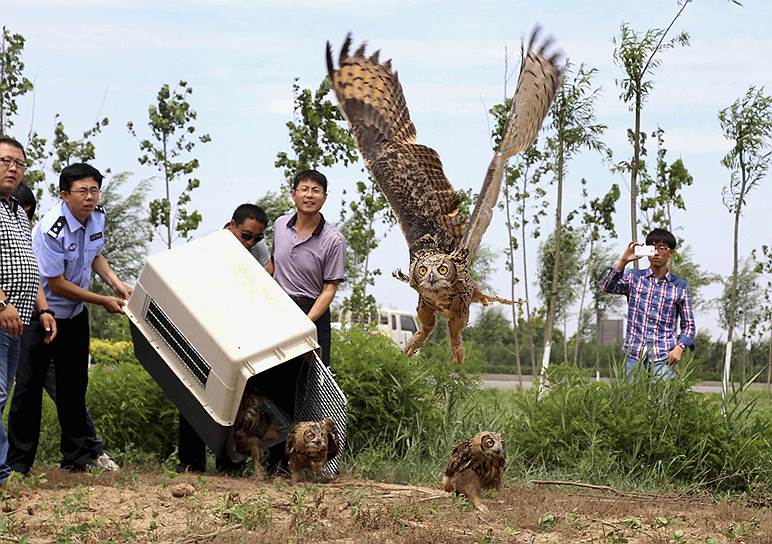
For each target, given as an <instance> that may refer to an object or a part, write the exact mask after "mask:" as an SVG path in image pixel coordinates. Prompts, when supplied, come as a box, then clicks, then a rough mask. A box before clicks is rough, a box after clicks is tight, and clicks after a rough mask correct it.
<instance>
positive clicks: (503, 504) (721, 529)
mask: <svg viewBox="0 0 772 544" xmlns="http://www.w3.org/2000/svg"><path fill="white" fill-rule="evenodd" d="M0 494H2V496H3V497H4V498H3V500H2V509H3V512H2V514H0V542H20V543H29V544H32V543H42V542H55V543H68V542H71V543H102V542H179V543H186V544H193V543H199V542H201V543H203V542H217V543H220V542H223V543H237V542H250V543H252V542H254V543H283V542H298V543H299V542H303V543H305V542H330V543H332V542H335V543H340V544H343V543H351V544H354V543H381V542H386V543H391V542H393V543H398V542H399V543H402V542H405V543H432V544H438V543H445V542H447V543H457V542H458V543H492V542H516V543H533V544H542V543H582V542H586V543H592V542H596V543H604V544H622V543H628V542H629V543H660V542H661V543H665V542H667V543H671V542H673V543H681V542H683V543H706V544H716V543H729V542H731V543H741V542H747V543H751V542H753V543H757V542H758V543H767V542H772V508H771V507H770V501H769V498H763V497H757V498H755V499H746V500H743V501H740V500H735V501H724V502H716V501H714V500H712V499H711V498H709V497H703V496H699V497H698V496H688V497H683V496H681V497H679V496H660V497H654V496H644V495H617V494H614V493H611V492H608V491H602V490H592V489H582V488H570V487H561V488H554V487H553V488H547V487H541V486H540V487H523V486H511V485H510V486H505V488H504V489H503V490H502V491H501V492H500V493H498V494H494V495H489V496H486V500H485V503H486V504H487V506H488V508H489V510H488V512H486V513H481V512H477V511H474V510H472V509H471V507H470V505H469V503H467V502H466V501H464V500H462V499H459V498H457V497H453V496H450V495H448V494H445V493H443V492H442V491H441V490H440V489H438V488H432V487H419V486H399V485H392V484H383V483H378V482H368V481H362V480H354V479H351V478H348V477H341V478H339V479H338V480H337V481H336V482H334V483H332V484H313V485H299V486H294V487H293V486H292V485H290V484H289V482H288V481H287V480H285V479H280V478H277V479H274V480H269V481H267V482H262V483H258V482H255V481H254V480H251V479H248V478H228V477H222V476H215V475H208V474H207V475H206V476H196V475H189V474H185V475H180V476H178V475H171V474H162V473H147V472H139V471H132V470H131V469H124V470H123V471H121V472H120V473H118V474H75V475H73V474H69V473H66V472H63V471H60V470H58V469H51V470H48V471H47V472H46V473H45V474H44V475H43V473H42V472H37V474H36V475H33V476H32V477H31V478H27V479H26V480H23V481H21V480H20V481H17V480H13V479H12V480H10V481H9V483H8V485H7V486H6V487H5V489H2V490H0ZM174 495H181V496H174Z"/></svg>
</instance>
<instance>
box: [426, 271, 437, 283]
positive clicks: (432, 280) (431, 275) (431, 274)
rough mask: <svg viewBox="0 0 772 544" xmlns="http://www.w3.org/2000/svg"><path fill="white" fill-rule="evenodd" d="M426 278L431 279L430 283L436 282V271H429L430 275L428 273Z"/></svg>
mask: <svg viewBox="0 0 772 544" xmlns="http://www.w3.org/2000/svg"><path fill="white" fill-rule="evenodd" d="M426 279H427V280H429V283H431V284H434V282H435V279H434V271H432V272H429V275H428V276H426Z"/></svg>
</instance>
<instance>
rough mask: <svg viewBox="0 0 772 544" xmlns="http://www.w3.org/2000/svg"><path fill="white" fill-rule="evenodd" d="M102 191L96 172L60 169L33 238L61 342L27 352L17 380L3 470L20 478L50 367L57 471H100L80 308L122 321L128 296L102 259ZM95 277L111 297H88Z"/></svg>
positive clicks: (32, 450) (84, 314)
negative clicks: (93, 307)
mask: <svg viewBox="0 0 772 544" xmlns="http://www.w3.org/2000/svg"><path fill="white" fill-rule="evenodd" d="M101 187H102V174H101V173H100V172H99V170H97V169H96V168H94V167H93V166H90V165H88V164H84V163H78V164H71V165H69V166H67V167H65V168H64V169H63V170H62V172H61V174H60V176H59V190H60V192H59V195H60V196H61V201H60V202H59V203H58V204H56V205H55V206H54V207H53V208H52V209H51V210H50V211H49V212H48V213H46V214H45V215H44V216H43V218H42V219H41V220H40V221H39V222H38V224H37V225H35V228H34V229H33V231H32V248H33V251H34V253H35V256H36V257H37V260H38V264H39V267H40V281H41V283H42V285H43V290H44V291H45V295H46V298H47V299H48V303H49V309H48V310H47V311H48V313H49V314H51V315H52V316H54V317H55V318H56V324H57V326H58V330H59V334H58V336H57V337H56V338H55V339H54V340H53V341H52V342H50V343H48V344H46V343H36V344H35V345H33V346H31V347H30V354H29V366H30V368H29V370H30V372H29V373H25V376H24V379H21V378H22V376H21V375H20V379H19V380H18V381H17V383H16V389H15V390H14V404H16V403H17V402H18V403H19V405H18V410H15V411H14V416H15V417H14V418H13V419H12V420H11V421H10V425H11V427H12V431H11V435H10V438H11V440H10V446H11V447H10V452H9V455H8V464H9V465H11V468H12V469H13V470H15V471H17V472H21V473H27V472H28V471H29V470H30V468H31V467H32V465H33V463H34V461H35V455H36V453H37V447H38V442H39V438H40V415H41V401H42V395H43V384H44V382H45V379H46V374H47V373H48V367H49V365H50V364H53V365H54V367H55V375H56V409H57V412H58V416H59V423H60V426H61V429H62V437H61V443H60V447H61V452H62V462H61V466H62V467H63V468H68V469H70V470H72V471H75V472H77V471H82V470H87V469H91V468H96V467H97V460H96V457H95V455H94V452H93V451H92V450H91V448H90V447H89V443H88V429H87V416H86V388H87V386H88V359H89V340H90V333H89V324H88V310H87V309H86V306H85V303H86V302H88V303H91V304H99V305H100V306H102V307H104V308H105V310H107V311H108V312H110V313H120V312H122V311H123V305H124V304H125V301H126V299H128V298H129V297H130V296H131V288H130V287H129V286H128V285H126V284H125V283H124V282H123V281H121V280H120V279H119V278H118V276H117V275H116V274H115V272H114V271H113V269H112V268H111V267H110V263H109V262H108V261H107V259H106V258H105V257H104V255H101V251H102V247H103V246H104V243H105V233H104V230H103V229H104V225H105V211H104V209H103V208H102V207H100V206H99V193H100V189H101ZM92 271H94V272H96V273H97V274H99V276H100V277H101V278H102V279H103V280H104V281H105V283H106V284H107V285H109V286H110V287H111V288H112V290H113V291H114V293H115V296H106V295H100V294H97V293H95V292H93V291H91V290H90V287H91V277H92ZM17 395H18V397H19V398H18V399H17V398H16V396H17ZM16 416H18V417H16Z"/></svg>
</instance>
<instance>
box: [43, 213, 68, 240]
mask: <svg viewBox="0 0 772 544" xmlns="http://www.w3.org/2000/svg"><path fill="white" fill-rule="evenodd" d="M66 224H67V219H65V217H64V216H61V217H60V218H59V219H57V220H56V221H55V222H54V224H53V225H51V228H50V229H48V232H47V233H46V234H48V235H49V236H50V237H51V238H53V239H54V240H56V239H57V237H58V236H59V233H60V232H62V229H63V228H64V225H66Z"/></svg>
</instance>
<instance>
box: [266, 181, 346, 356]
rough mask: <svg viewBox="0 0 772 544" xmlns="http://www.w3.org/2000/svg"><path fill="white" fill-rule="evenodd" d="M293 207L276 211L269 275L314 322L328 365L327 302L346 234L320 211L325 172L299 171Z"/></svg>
mask: <svg viewBox="0 0 772 544" xmlns="http://www.w3.org/2000/svg"><path fill="white" fill-rule="evenodd" d="M291 194H292V200H293V201H294V202H295V213H294V214H292V215H284V216H282V217H279V218H278V219H277V220H276V222H275V224H274V229H273V255H272V258H273V266H274V274H273V277H274V279H275V280H276V282H277V283H278V284H279V285H280V286H281V287H282V289H284V290H285V291H286V292H287V294H288V295H289V296H290V297H291V298H292V300H294V301H295V303H296V304H297V305H298V306H299V307H300V308H301V309H302V310H303V311H304V312H306V314H308V318H309V319H310V320H311V321H313V322H314V324H316V335H317V340H318V342H319V345H320V346H321V348H322V362H324V364H325V365H326V366H330V336H331V333H330V304H332V300H333V298H335V293H336V291H337V290H338V284H339V283H340V282H342V281H343V264H344V258H345V255H346V240H345V239H344V238H343V235H342V234H341V233H340V232H339V231H338V229H336V228H335V227H334V226H333V225H332V224H330V223H328V222H327V221H325V219H324V216H323V215H322V214H321V213H320V210H321V209H322V206H323V205H324V202H325V201H326V200H327V178H326V177H324V175H323V174H321V173H319V172H317V171H316V170H304V171H303V172H300V173H299V174H298V175H297V176H295V179H294V180H293V183H292V193H291Z"/></svg>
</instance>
